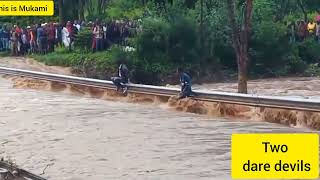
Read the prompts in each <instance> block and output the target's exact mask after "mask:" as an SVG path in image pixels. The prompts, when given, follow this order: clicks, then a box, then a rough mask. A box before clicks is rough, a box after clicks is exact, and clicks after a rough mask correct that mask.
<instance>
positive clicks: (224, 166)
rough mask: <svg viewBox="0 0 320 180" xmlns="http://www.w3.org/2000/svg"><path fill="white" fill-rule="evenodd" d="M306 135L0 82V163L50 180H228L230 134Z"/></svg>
mask: <svg viewBox="0 0 320 180" xmlns="http://www.w3.org/2000/svg"><path fill="white" fill-rule="evenodd" d="M250 132H274V133H275V132H291V133H294V132H310V130H308V129H302V128H289V127H285V126H281V125H278V124H269V123H264V122H236V121H230V120H224V119H217V118H215V119H213V118H209V117H206V116H199V115H193V114H188V113H182V112H175V111H171V110H169V109H168V108H167V107H165V106H162V105H159V106H149V105H141V104H140V105H139V104H128V103H123V102H113V101H105V100H99V99H91V98H86V97H79V96H72V95H68V94H63V93H54V92H49V91H36V90H30V89H14V88H12V84H11V82H9V81H8V80H5V79H1V78H0V157H5V158H6V159H8V158H10V159H12V160H13V161H14V162H15V163H16V164H18V165H20V166H21V168H24V169H26V170H29V171H31V172H33V173H35V174H42V173H43V170H44V169H45V167H46V166H48V165H49V166H48V167H47V168H46V170H45V173H44V175H42V176H44V177H46V178H48V179H50V180H51V179H53V180H64V179H67V180H71V179H72V180H76V179H77V180H106V179H110V180H117V179H120V180H122V179H124V180H127V179H128V180H132V179H139V180H140V179H151V180H153V179H155V180H158V179H165V180H170V179H172V180H178V179H183V180H189V179H190V180H193V179H194V180H198V179H201V180H202V179H210V180H212V179H217V180H218V179H219V180H227V179H231V178H230V138H231V134H232V133H250Z"/></svg>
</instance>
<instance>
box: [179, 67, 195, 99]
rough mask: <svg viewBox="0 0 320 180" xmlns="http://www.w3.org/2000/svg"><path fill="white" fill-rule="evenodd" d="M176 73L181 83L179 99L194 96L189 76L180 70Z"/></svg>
mask: <svg viewBox="0 0 320 180" xmlns="http://www.w3.org/2000/svg"><path fill="white" fill-rule="evenodd" d="M177 73H178V74H179V76H180V83H181V92H180V94H179V99H183V98H186V97H193V96H195V94H194V93H193V92H192V90H191V86H192V82H191V77H190V75H188V74H187V73H186V72H184V71H183V69H182V68H178V69H177Z"/></svg>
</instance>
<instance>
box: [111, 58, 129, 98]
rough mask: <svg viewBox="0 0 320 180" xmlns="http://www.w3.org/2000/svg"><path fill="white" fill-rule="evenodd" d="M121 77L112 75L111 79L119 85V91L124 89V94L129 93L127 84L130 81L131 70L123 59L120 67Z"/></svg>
mask: <svg viewBox="0 0 320 180" xmlns="http://www.w3.org/2000/svg"><path fill="white" fill-rule="evenodd" d="M118 72H119V77H112V78H111V80H112V82H113V84H114V85H116V87H117V91H119V90H120V89H121V90H122V93H123V94H127V91H128V87H127V86H126V85H125V84H127V83H128V82H129V70H128V68H127V66H126V65H125V62H124V61H123V60H122V61H121V62H120V66H119V69H118Z"/></svg>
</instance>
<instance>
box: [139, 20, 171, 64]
mask: <svg viewBox="0 0 320 180" xmlns="http://www.w3.org/2000/svg"><path fill="white" fill-rule="evenodd" d="M169 29H170V24H169V23H168V22H166V21H165V20H163V19H160V18H148V19H145V20H144V23H143V32H142V33H140V34H139V35H138V37H137V53H138V57H139V58H140V59H142V60H145V61H148V62H163V61H167V60H168V36H169Z"/></svg>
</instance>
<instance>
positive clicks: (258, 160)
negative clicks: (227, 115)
mask: <svg viewBox="0 0 320 180" xmlns="http://www.w3.org/2000/svg"><path fill="white" fill-rule="evenodd" d="M231 151H232V152H231V169H232V170H231V171H232V172H231V174H232V178H233V179H317V178H318V177H319V135H318V134H233V135H232V142H231Z"/></svg>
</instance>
